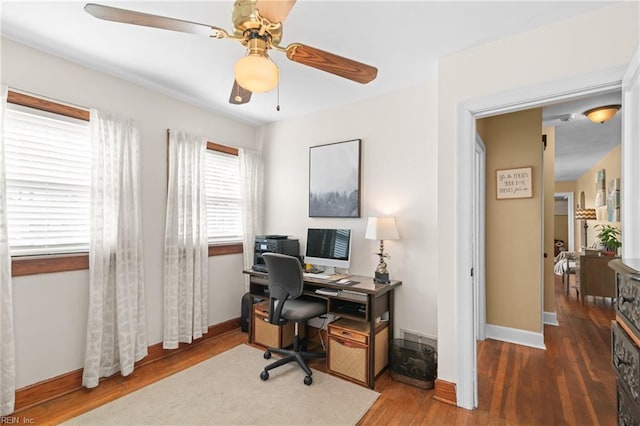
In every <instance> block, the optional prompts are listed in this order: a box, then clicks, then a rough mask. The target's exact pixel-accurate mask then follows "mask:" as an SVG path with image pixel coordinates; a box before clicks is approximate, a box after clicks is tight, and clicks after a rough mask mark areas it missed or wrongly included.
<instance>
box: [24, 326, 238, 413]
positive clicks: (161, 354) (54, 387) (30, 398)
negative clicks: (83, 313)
mask: <svg viewBox="0 0 640 426" xmlns="http://www.w3.org/2000/svg"><path fill="white" fill-rule="evenodd" d="M238 328H240V317H238V318H232V319H230V320H228V321H225V322H222V323H219V324H215V325H212V326H209V330H208V332H207V333H206V334H205V335H204V336H202V338H201V339H198V340H194V341H193V343H191V344H187V343H180V345H179V346H178V348H177V349H163V348H162V342H160V343H156V344H154V345H151V346H149V347H148V349H147V350H148V355H147V356H146V357H144V358H143V359H141V360H140V361H138V362H136V368H137V367H141V366H143V365H147V364H151V363H152V362H155V361H158V360H160V359H163V358H166V357H168V356H171V355H175V354H178V353H180V352H183V351H186V350H189V349H191V348H193V347H194V346H197V345H199V344H201V343H204V342H206V341H207V340H210V339H213V338H215V337H219V336H221V335H223V334H226V333H228V332H230V331H233V330H235V329H238ZM117 374H120V373H116V375H117ZM105 379H108V377H105V378H102V379H100V380H105ZM80 388H82V368H80V369H78V370H74V371H70V372H68V373H65V374H61V375H59V376H56V377H53V378H51V379H48V380H43V381H41V382H38V383H34V384H32V385H29V386H25V387H23V388H20V389H18V390H16V401H15V410H14V413H17V412H19V411H21V410H25V409H27V408H31V407H33V406H35V405H38V404H42V403H44V402H47V401H50V400H52V399H54V398H58V397H60V396H63V395H66V394H68V393H71V392H74V391H76V390H78V389H80Z"/></svg>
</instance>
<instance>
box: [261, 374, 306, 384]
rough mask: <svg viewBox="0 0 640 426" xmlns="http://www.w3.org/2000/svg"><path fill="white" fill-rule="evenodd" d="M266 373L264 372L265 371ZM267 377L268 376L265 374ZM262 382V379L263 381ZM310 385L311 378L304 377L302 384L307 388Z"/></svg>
mask: <svg viewBox="0 0 640 426" xmlns="http://www.w3.org/2000/svg"><path fill="white" fill-rule="evenodd" d="M265 373H266V371H265ZM267 376H268V374H267ZM263 380H264V379H263ZM311 383H313V377H311V376H304V384H305V385H307V386H309V385H310V384H311Z"/></svg>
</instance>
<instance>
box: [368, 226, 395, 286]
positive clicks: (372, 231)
mask: <svg viewBox="0 0 640 426" xmlns="http://www.w3.org/2000/svg"><path fill="white" fill-rule="evenodd" d="M364 237H365V238H366V239H367V240H379V241H380V252H379V253H376V254H377V255H378V256H380V262H379V263H378V267H377V268H376V272H375V278H374V280H373V281H374V282H376V283H380V284H387V283H389V282H390V281H389V271H388V270H387V263H386V262H385V261H384V259H385V258H390V256H389V254H387V253H385V252H384V240H399V239H400V236H399V235H398V227H397V226H396V218H395V217H370V218H369V219H368V221H367V231H366V232H365V235H364Z"/></svg>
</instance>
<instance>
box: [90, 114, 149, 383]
mask: <svg viewBox="0 0 640 426" xmlns="http://www.w3.org/2000/svg"><path fill="white" fill-rule="evenodd" d="M91 144H92V176H91V185H92V187H91V240H90V251H89V276H90V283H89V318H88V322H87V343H86V352H85V363H84V372H83V376H82V384H83V385H84V386H86V387H88V388H92V387H95V386H97V385H98V381H99V379H100V377H105V376H110V375H112V374H114V373H116V372H117V371H120V373H121V374H122V375H123V376H126V375H128V374H130V373H131V372H132V371H133V368H134V363H135V362H136V361H139V360H140V359H142V358H144V357H145V356H146V355H147V331H146V328H147V324H146V316H145V314H146V313H145V294H144V277H143V266H142V215H141V209H140V148H139V145H140V133H139V130H138V129H137V127H135V125H134V123H133V122H132V121H131V120H129V119H126V118H123V117H119V116H117V115H115V114H110V113H105V112H102V111H98V110H95V109H92V110H91Z"/></svg>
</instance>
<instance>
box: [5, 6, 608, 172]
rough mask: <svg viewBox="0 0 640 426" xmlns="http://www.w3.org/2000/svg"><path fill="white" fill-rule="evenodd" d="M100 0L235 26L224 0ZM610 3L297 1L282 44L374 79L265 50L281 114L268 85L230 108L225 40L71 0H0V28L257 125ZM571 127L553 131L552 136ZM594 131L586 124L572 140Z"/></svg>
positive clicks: (369, 93) (355, 96)
mask: <svg viewBox="0 0 640 426" xmlns="http://www.w3.org/2000/svg"><path fill="white" fill-rule="evenodd" d="M98 3H100V4H106V5H109V6H115V7H119V8H125V9H132V10H136V11H141V12H145V13H151V14H156V15H162V16H169V17H173V18H178V19H183V20H188V21H195V22H200V23H204V24H210V25H214V26H218V27H222V28H224V29H226V30H228V31H231V30H232V25H231V10H232V7H233V2H232V1H230V0H229V1H198V2H175V1H173V2H169V1H166V2H155V1H154V2H99V1H98ZM610 3H611V2H610V1H602V2H593V1H565V2H561V1H546V2H545V1H532V2H523V1H497V2H484V1H482V2H481V1H467V2H453V1H439V2H435V1H312V0H298V2H297V4H296V5H295V7H294V8H293V10H292V11H291V13H290V14H289V16H288V18H287V20H286V22H285V24H284V30H283V40H282V43H281V44H282V45H284V46H286V45H288V44H289V43H292V42H301V43H305V44H308V45H310V46H313V47H316V48H319V49H322V50H326V51H329V52H332V53H335V54H338V55H341V56H345V57H348V58H351V59H355V60H357V61H360V62H364V63H367V64H370V65H374V66H376V67H377V68H378V77H377V78H376V80H374V81H373V82H371V83H369V84H366V85H361V84H358V83H354V82H352V81H349V80H346V79H343V78H340V77H336V76H334V75H332V74H328V73H324V72H321V71H318V70H316V69H313V68H309V67H306V66H304V65H301V64H297V63H294V62H291V61H289V60H287V59H286V57H285V56H284V55H283V54H282V53H280V52H272V53H271V55H270V56H271V58H272V59H273V61H274V62H275V63H276V64H277V65H278V67H279V68H280V106H281V108H280V111H276V105H277V103H278V101H277V95H276V91H273V92H270V93H266V94H254V95H253V97H252V99H251V102H250V103H249V104H245V105H231V104H229V103H228V99H229V93H230V91H231V86H232V83H233V65H234V63H235V61H237V60H238V59H239V58H240V57H242V56H243V55H244V52H245V49H244V47H243V46H242V45H241V44H240V43H239V42H237V41H234V40H214V39H209V38H206V37H202V36H196V35H192V34H184V33H178V32H173V31H167V30H160V29H155V28H147V27H140V26H135V25H128V24H121V23H115V22H108V21H103V20H99V19H96V18H94V17H93V16H91V15H89V14H87V13H85V12H84V10H83V7H84V5H85V2H76V1H71V2H56V1H45V2H31V1H2V2H1V9H0V13H1V18H2V19H1V22H0V25H1V27H0V31H1V34H2V35H3V36H5V37H8V38H10V39H13V40H16V41H19V42H22V43H25V44H28V45H31V46H33V47H36V48H38V49H41V50H44V51H47V52H50V53H53V54H55V55H58V56H61V57H63V58H66V59H69V60H72V61H74V62H78V63H80V64H83V65H86V66H88V67H91V68H94V69H97V70H100V71H104V72H107V73H110V74H112V75H115V76H118V77H121V78H123V79H126V80H129V81H132V82H134V83H137V84H140V85H142V86H144V87H147V88H150V89H153V90H157V91H160V92H162V93H165V94H168V95H170V96H173V97H175V98H178V99H181V100H184V101H187V102H190V103H193V104H195V105H198V106H200V107H203V108H205V109H207V110H210V111H213V112H216V113H219V114H224V115H226V116H230V117H234V118H236V119H239V120H242V121H246V122H249V123H252V124H262V123H270V122H274V121H280V120H284V119H287V118H291V117H294V116H300V115H304V114H308V113H311V112H314V111H319V110H323V109H328V108H332V107H335V106H338V105H344V104H349V103H353V102H356V101H358V100H361V99H366V98H370V97H374V96H377V95H380V94H384V93H388V92H392V91H395V90H398V89H401V88H408V87H413V86H417V85H420V84H422V83H424V82H427V81H429V80H430V79H433V78H434V77H435V73H436V68H437V60H438V58H441V57H443V56H447V55H450V54H453V53H456V52H459V51H461V50H464V49H467V48H470V47H473V46H477V45H480V44H484V43H488V42H491V41H494V40H497V39H500V38H504V37H508V36H510V35H513V34H517V33H520V32H524V31H528V30H531V29H533V28H536V27H539V26H542V25H546V24H549V23H553V22H557V21H561V20H564V19H568V18H571V17H573V16H575V15H578V14H581V13H585V12H588V11H591V10H594V9H597V8H600V7H603V6H606V5H607V4H610ZM558 108H560V107H558ZM554 111H555V110H554ZM547 112H548V111H545V115H546V114H547ZM550 114H551V113H550ZM556 114H558V112H553V114H551V115H556ZM577 124H578V120H576V121H575V123H573V122H570V123H567V124H564V125H563V126H561V127H559V128H558V136H559V138H558V139H560V136H561V135H562V133H565V130H566V133H569V130H570V129H571V128H573V126H574V125H577ZM607 124H609V123H607ZM611 124H614V123H611ZM592 134H593V133H592V132H591V131H587V130H585V131H583V134H582V135H581V136H580V140H584V138H585V137H588V136H590V135H592ZM607 140H611V138H609V137H607ZM618 140H619V138H618ZM560 144H561V142H560V141H559V143H558V145H559V146H560ZM563 149H564V148H563ZM567 150H569V151H575V149H574V147H573V146H572V147H571V148H567ZM557 164H558V163H557ZM560 165H561V162H560V164H558V166H560ZM567 170H568V167H567ZM567 173H568V171H567Z"/></svg>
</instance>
